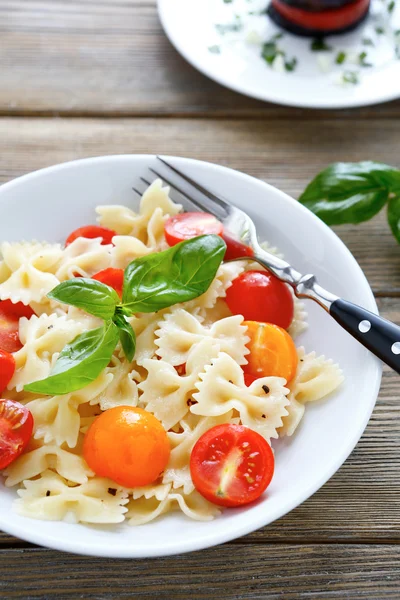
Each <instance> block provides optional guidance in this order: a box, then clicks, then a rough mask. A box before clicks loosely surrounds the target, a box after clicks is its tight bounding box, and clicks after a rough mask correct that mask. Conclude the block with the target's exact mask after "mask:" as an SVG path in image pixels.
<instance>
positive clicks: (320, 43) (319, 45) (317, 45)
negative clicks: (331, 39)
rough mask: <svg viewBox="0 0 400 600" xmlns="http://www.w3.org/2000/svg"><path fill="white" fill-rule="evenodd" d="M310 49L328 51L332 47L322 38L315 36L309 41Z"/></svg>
mask: <svg viewBox="0 0 400 600" xmlns="http://www.w3.org/2000/svg"><path fill="white" fill-rule="evenodd" d="M311 50H312V51H313V52H328V51H330V50H332V48H331V46H328V44H327V43H326V42H325V40H324V38H316V39H315V40H313V41H312V42H311Z"/></svg>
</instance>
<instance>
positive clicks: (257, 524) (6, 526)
mask: <svg viewBox="0 0 400 600" xmlns="http://www.w3.org/2000/svg"><path fill="white" fill-rule="evenodd" d="M155 156H156V155H154V154H115V155H106V156H94V157H89V158H83V159H77V160H72V161H67V162H63V163H58V164H55V165H53V166H50V167H45V168H43V169H38V170H35V171H32V172H30V173H27V174H25V175H22V176H20V177H17V178H15V179H13V180H11V181H9V182H7V183H4V184H3V185H1V186H0V203H1V202H2V195H3V191H4V190H6V191H7V190H10V189H12V188H13V187H16V186H18V185H20V184H21V183H22V184H23V183H25V182H26V181H29V180H30V179H35V178H37V177H40V176H42V175H45V174H47V173H53V172H57V171H59V170H64V169H70V168H75V167H76V166H84V165H85V164H91V163H101V162H104V163H106V162H108V161H110V160H116V161H118V160H121V161H126V160H131V159H133V160H136V159H143V158H147V159H149V160H153V159H154V158H155ZM164 156H165V157H166V158H168V159H170V160H172V161H178V162H182V163H186V164H189V165H190V164H194V163H195V164H201V165H204V167H205V168H207V169H213V170H216V171H226V172H228V173H233V174H235V176H237V175H239V176H240V177H242V178H244V179H247V180H248V181H249V182H251V184H252V185H258V186H260V187H263V188H264V189H265V190H266V191H270V192H272V193H274V194H277V195H279V197H280V198H281V200H282V201H283V202H287V203H289V204H291V205H292V206H296V209H297V210H300V211H301V212H306V213H308V216H309V217H311V218H312V219H313V220H314V221H315V222H316V224H317V226H319V227H320V228H322V229H323V230H324V231H325V234H326V235H328V236H330V237H332V238H335V240H336V242H339V244H340V245H341V246H342V249H343V250H344V251H345V253H346V254H347V257H348V259H349V260H350V261H351V262H352V263H353V264H354V266H355V267H356V268H357V269H358V271H359V274H360V277H361V278H362V279H363V280H364V283H365V285H366V292H367V293H366V298H365V305H366V307H367V308H368V309H369V310H371V311H373V312H377V305H376V300H375V297H374V295H373V293H372V290H371V288H370V286H369V283H368V281H367V279H366V276H365V274H364V272H363V270H362V269H361V267H360V266H359V264H358V262H357V261H356V259H355V258H354V256H353V255H352V253H351V252H350V250H349V249H348V248H347V246H346V245H345V244H344V243H343V242H342V240H341V239H340V238H339V237H338V236H337V235H336V233H335V232H334V231H333V230H332V229H331V228H330V227H328V226H327V225H326V224H325V223H323V222H322V221H321V220H320V219H319V218H318V217H317V216H316V215H314V214H313V213H312V212H311V211H310V210H308V209H307V208H306V207H305V206H303V205H301V204H300V203H298V202H297V201H296V200H295V199H294V198H292V197H291V196H289V195H288V194H286V193H285V192H283V191H281V190H279V189H278V188H276V187H275V186H273V185H271V184H269V183H267V182H265V181H263V180H261V179H258V178H256V177H253V176H251V175H248V174H246V173H244V172H242V171H239V170H237V169H233V168H230V167H225V166H223V165H218V164H216V163H210V162H208V161H202V160H196V159H192V158H184V157H177V156H167V155H164ZM370 357H371V366H372V367H374V372H372V371H373V370H372V369H370V370H371V384H372V385H371V394H370V397H369V402H368V405H366V410H365V413H364V418H363V420H360V423H359V425H358V427H357V429H356V430H355V431H354V432H353V435H352V436H351V440H350V441H349V443H348V444H347V445H346V447H345V448H344V449H342V450H341V452H340V454H338V455H337V457H336V460H335V461H334V462H333V463H332V465H331V468H330V469H329V470H328V471H327V472H326V473H325V474H324V475H323V476H321V477H319V478H318V480H316V482H314V483H313V485H310V486H309V487H308V488H307V489H306V490H304V491H303V493H302V494H301V495H300V496H298V497H296V499H295V500H293V499H292V500H291V501H289V502H287V503H286V504H285V505H284V508H283V510H282V509H281V507H280V508H279V510H278V509H276V510H275V511H274V512H273V513H272V515H270V516H269V517H268V519H267V522H265V518H262V514H261V517H258V518H254V519H253V520H252V521H251V522H250V523H247V522H245V523H242V525H240V522H241V521H240V519H239V520H238V526H237V527H235V528H230V529H229V530H226V531H224V532H217V533H214V532H212V533H211V534H207V535H203V536H202V537H201V538H200V539H199V537H197V538H195V541H194V542H193V541H192V540H191V539H188V540H186V541H185V542H183V543H182V542H180V543H179V546H177V545H176V544H175V543H174V541H172V543H170V544H169V545H164V546H163V548H162V550H159V549H157V548H153V549H152V550H151V551H149V550H148V549H146V550H145V553H143V552H141V550H140V548H131V547H129V548H127V549H125V548H120V549H118V551H114V549H112V551H111V552H110V551H109V549H107V547H106V546H102V545H100V544H97V545H96V544H95V543H94V542H92V543H90V544H87V543H86V544H85V543H84V542H81V541H80V542H74V541H73V539H66V538H60V537H59V536H53V535H48V534H42V533H41V532H40V521H39V520H38V521H37V523H38V527H37V529H35V530H34V531H33V532H31V531H28V532H25V530H24V528H23V522H24V521H25V520H27V521H28V520H29V521H35V520H34V519H28V518H27V517H20V518H21V520H22V525H18V524H15V523H13V521H12V520H7V515H5V517H3V516H2V515H1V514H0V526H1V529H2V530H3V531H4V532H6V533H8V534H10V535H14V536H16V537H18V538H20V539H22V540H25V541H27V542H31V543H33V544H39V545H41V546H44V547H47V548H51V549H53V550H58V551H61V552H70V553H73V554H79V555H86V556H97V557H102V558H125V559H126V558H155V557H163V556H171V555H176V554H183V553H187V552H193V551H197V550H204V549H206V548H210V547H214V546H217V545H219V544H222V543H226V542H229V541H232V540H234V539H237V538H240V537H242V536H244V535H247V534H249V533H252V532H253V531H256V530H257V529H260V528H261V527H265V526H267V525H270V524H271V523H273V522H274V521H275V520H277V519H280V518H282V517H284V516H285V515H286V514H288V513H289V512H290V511H292V510H293V509H295V508H297V507H298V506H300V505H301V504H303V502H305V501H306V500H307V499H308V498H310V496H312V495H313V494H314V493H315V492H317V491H318V490H319V489H320V488H321V487H322V486H323V485H324V484H325V483H326V482H327V481H329V480H330V479H331V478H332V477H333V475H334V474H335V473H336V472H337V471H338V469H339V468H340V467H341V466H342V465H343V463H344V462H345V461H346V460H347V458H348V457H349V456H350V454H351V453H352V452H353V450H354V448H355V446H356V445H357V443H358V441H359V440H360V438H361V436H362V434H363V433H364V431H365V428H366V426H367V424H368V422H369V420H370V417H371V414H372V412H373V409H374V407H375V404H376V400H377V398H378V393H379V389H380V384H381V377H382V364H381V362H380V361H379V360H378V359H376V358H375V357H374V356H373V355H372V354H371V355H370ZM0 493H1V491H0ZM8 517H9V513H8ZM82 527H87V525H84V524H82Z"/></svg>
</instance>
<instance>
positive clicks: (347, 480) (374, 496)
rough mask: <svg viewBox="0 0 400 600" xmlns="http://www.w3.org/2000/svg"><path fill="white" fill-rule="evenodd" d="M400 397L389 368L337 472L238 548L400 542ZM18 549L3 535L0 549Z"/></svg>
mask: <svg viewBox="0 0 400 600" xmlns="http://www.w3.org/2000/svg"><path fill="white" fill-rule="evenodd" d="M378 303H379V309H380V311H381V312H382V314H383V315H384V316H385V317H387V318H389V319H391V320H394V321H396V322H397V323H400V310H399V306H398V301H397V300H396V299H394V298H380V299H378ZM399 396H400V378H399V377H398V375H396V374H394V373H393V372H392V371H390V370H389V369H385V373H384V378H383V385H382V389H381V392H380V395H379V399H378V402H377V405H376V407H375V410H374V413H373V415H372V418H371V420H370V422H369V425H368V427H367V429H366V431H365V433H364V435H363V437H362V438H361V440H360V442H359V443H358V445H357V447H356V449H355V450H354V452H353V453H352V455H351V456H350V457H349V458H348V460H347V461H346V462H345V464H344V465H343V466H342V468H341V469H340V470H339V471H338V473H337V474H336V475H335V476H334V477H333V478H332V479H331V480H330V481H329V482H328V483H327V484H325V486H323V488H321V490H319V492H317V493H316V494H315V495H314V496H312V497H311V498H310V499H309V500H307V501H306V502H305V503H304V504H303V505H302V506H300V507H298V508H297V509H296V510H294V511H292V512H291V513H289V514H288V515H287V516H285V517H283V518H282V519H280V520H279V521H277V522H275V523H273V524H271V525H269V526H267V527H264V528H263V529H260V530H259V531H257V532H255V533H253V534H250V535H248V536H247V537H246V538H242V539H241V540H239V543H248V544H249V543H254V542H255V543H261V544H263V543H272V542H274V543H288V542H295V543H310V542H313V543H324V542H325V543H327V542H329V543H333V542H335V543H338V542H341V543H356V542H357V543H361V542H364V543H367V542H368V543H372V542H373V543H377V542H379V543H383V542H397V543H398V542H400V482H399V477H398V473H399V470H400V430H399V425H398V424H399V422H400V405H399V401H398V399H399ZM16 544H20V542H19V541H18V540H15V539H14V538H13V537H12V536H8V535H6V534H1V533H0V548H1V547H10V546H14V545H16ZM0 595H1V594H0Z"/></svg>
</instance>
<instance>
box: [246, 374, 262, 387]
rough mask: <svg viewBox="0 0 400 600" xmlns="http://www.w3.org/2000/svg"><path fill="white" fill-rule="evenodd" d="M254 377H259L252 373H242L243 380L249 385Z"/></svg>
mask: <svg viewBox="0 0 400 600" xmlns="http://www.w3.org/2000/svg"><path fill="white" fill-rule="evenodd" d="M256 379H259V378H258V377H257V375H252V374H251V373H244V382H245V384H246V385H247V387H249V386H250V385H251V384H252V383H253V382H254V381H256Z"/></svg>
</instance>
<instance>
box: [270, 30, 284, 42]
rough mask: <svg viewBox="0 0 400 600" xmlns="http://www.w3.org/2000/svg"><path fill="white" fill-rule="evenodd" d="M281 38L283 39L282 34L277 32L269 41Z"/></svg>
mask: <svg viewBox="0 0 400 600" xmlns="http://www.w3.org/2000/svg"><path fill="white" fill-rule="evenodd" d="M282 38H283V33H281V32H279V33H276V34H275V35H273V36H272V38H271V41H272V40H280V39H282Z"/></svg>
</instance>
